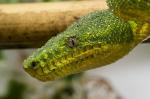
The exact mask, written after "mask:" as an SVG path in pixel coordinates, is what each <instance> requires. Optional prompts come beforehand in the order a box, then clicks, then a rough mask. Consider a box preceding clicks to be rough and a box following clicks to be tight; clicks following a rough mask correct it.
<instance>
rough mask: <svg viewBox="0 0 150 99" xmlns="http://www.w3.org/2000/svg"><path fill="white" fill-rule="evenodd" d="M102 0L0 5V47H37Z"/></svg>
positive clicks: (99, 7)
mask: <svg viewBox="0 0 150 99" xmlns="http://www.w3.org/2000/svg"><path fill="white" fill-rule="evenodd" d="M106 8H107V5H106V2H105V0H99V1H78V2H77V1H76V2H75V1H74V2H73V1H71V2H56V3H36V4H33V3H32V4H9V5H0V49H9V48H37V47H40V46H41V45H42V44H44V43H45V42H46V41H47V40H48V39H49V38H50V37H52V36H54V35H56V34H57V33H60V32H62V31H64V30H65V29H66V28H67V27H68V26H69V25H70V24H71V23H72V22H74V21H76V20H77V19H79V18H80V17H81V16H83V15H86V14H87V13H89V12H92V11H95V10H102V9H106Z"/></svg>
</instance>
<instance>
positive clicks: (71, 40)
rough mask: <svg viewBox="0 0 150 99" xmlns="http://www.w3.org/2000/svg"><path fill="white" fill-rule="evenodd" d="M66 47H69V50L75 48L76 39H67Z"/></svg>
mask: <svg viewBox="0 0 150 99" xmlns="http://www.w3.org/2000/svg"><path fill="white" fill-rule="evenodd" d="M68 46H69V47H71V48H73V47H76V46H77V39H76V37H70V38H69V39H68Z"/></svg>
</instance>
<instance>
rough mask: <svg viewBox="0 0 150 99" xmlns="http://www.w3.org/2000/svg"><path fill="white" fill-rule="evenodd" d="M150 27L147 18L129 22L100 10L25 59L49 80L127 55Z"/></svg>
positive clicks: (31, 70)
mask: <svg viewBox="0 0 150 99" xmlns="http://www.w3.org/2000/svg"><path fill="white" fill-rule="evenodd" d="M110 1H111V0H110ZM112 1H113V2H115V0H112ZM116 1H117V0H116ZM127 1H129V0H127ZM143 1H144V0H143ZM113 2H111V3H113ZM118 2H119V1H118ZM135 11H136V9H135ZM144 13H145V12H144ZM135 19H136V18H135ZM145 20H146V19H145ZM143 22H144V24H143ZM149 29H150V28H149V23H148V22H147V23H145V21H143V20H142V21H141V20H140V21H135V20H129V21H125V20H122V19H120V18H119V17H117V16H115V15H114V14H113V13H112V12H111V11H110V10H105V11H96V12H93V13H90V14H89V15H86V16H84V17H82V18H81V19H80V20H79V21H77V22H75V23H74V24H73V25H71V26H70V27H69V28H68V29H67V30H66V31H64V32H62V33H60V34H59V35H57V36H55V37H52V38H51V39H50V40H49V41H48V42H47V43H46V44H45V45H44V46H43V47H42V48H40V49H38V50H37V51H35V52H34V53H33V55H31V56H30V57H29V58H28V59H27V60H25V61H24V69H25V70H26V71H27V72H28V73H29V74H30V75H31V76H33V77H35V78H37V79H39V80H41V81H49V80H55V79H59V78H62V77H64V76H67V75H70V74H75V73H78V72H81V71H85V70H88V69H92V68H96V67H101V66H105V65H107V64H110V63H113V62H115V61H117V60H118V59H120V58H122V57H123V56H125V55H127V54H128V53H129V52H130V51H131V50H132V49H133V48H134V47H135V46H136V45H137V44H139V43H140V42H141V41H142V40H143V39H145V38H146V37H148V36H149V35H150V32H148V31H149Z"/></svg>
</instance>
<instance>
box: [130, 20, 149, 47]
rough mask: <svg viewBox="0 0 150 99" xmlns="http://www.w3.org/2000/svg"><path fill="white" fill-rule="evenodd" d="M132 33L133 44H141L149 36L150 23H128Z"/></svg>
mask: <svg viewBox="0 0 150 99" xmlns="http://www.w3.org/2000/svg"><path fill="white" fill-rule="evenodd" d="M128 22H129V24H130V26H131V28H132V31H133V33H134V40H135V44H138V43H140V42H142V41H143V40H145V39H147V38H148V37H149V36H150V23H149V22H137V21H128Z"/></svg>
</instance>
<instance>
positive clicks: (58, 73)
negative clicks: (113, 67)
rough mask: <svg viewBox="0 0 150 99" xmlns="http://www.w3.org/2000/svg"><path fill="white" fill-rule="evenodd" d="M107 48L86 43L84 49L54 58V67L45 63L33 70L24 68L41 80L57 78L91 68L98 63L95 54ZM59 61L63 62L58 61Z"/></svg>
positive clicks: (98, 54) (97, 54)
mask: <svg viewBox="0 0 150 99" xmlns="http://www.w3.org/2000/svg"><path fill="white" fill-rule="evenodd" d="M107 48H108V47H106V46H102V45H101V43H99V44H96V45H94V44H91V46H89V45H88V46H86V47H85V48H84V49H80V50H79V51H77V50H76V51H75V52H76V53H73V55H67V56H66V57H62V58H60V59H55V62H54V63H55V68H50V67H53V66H51V64H46V65H45V66H43V67H39V68H37V69H34V70H32V69H28V68H27V69H25V70H26V71H27V72H28V73H29V74H30V75H31V76H33V77H35V78H37V79H38V80H41V81H52V80H57V79H59V78H62V77H65V76H68V75H71V74H75V73H79V72H81V71H83V70H87V69H90V68H93V66H94V65H96V66H97V65H98V64H97V63H99V58H97V56H101V55H102V54H103V53H104V51H106V50H107ZM101 52H102V53H101ZM107 54H110V53H107ZM105 56H106V55H105ZM60 61H61V62H62V61H63V62H62V63H60ZM58 62H59V63H58Z"/></svg>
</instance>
